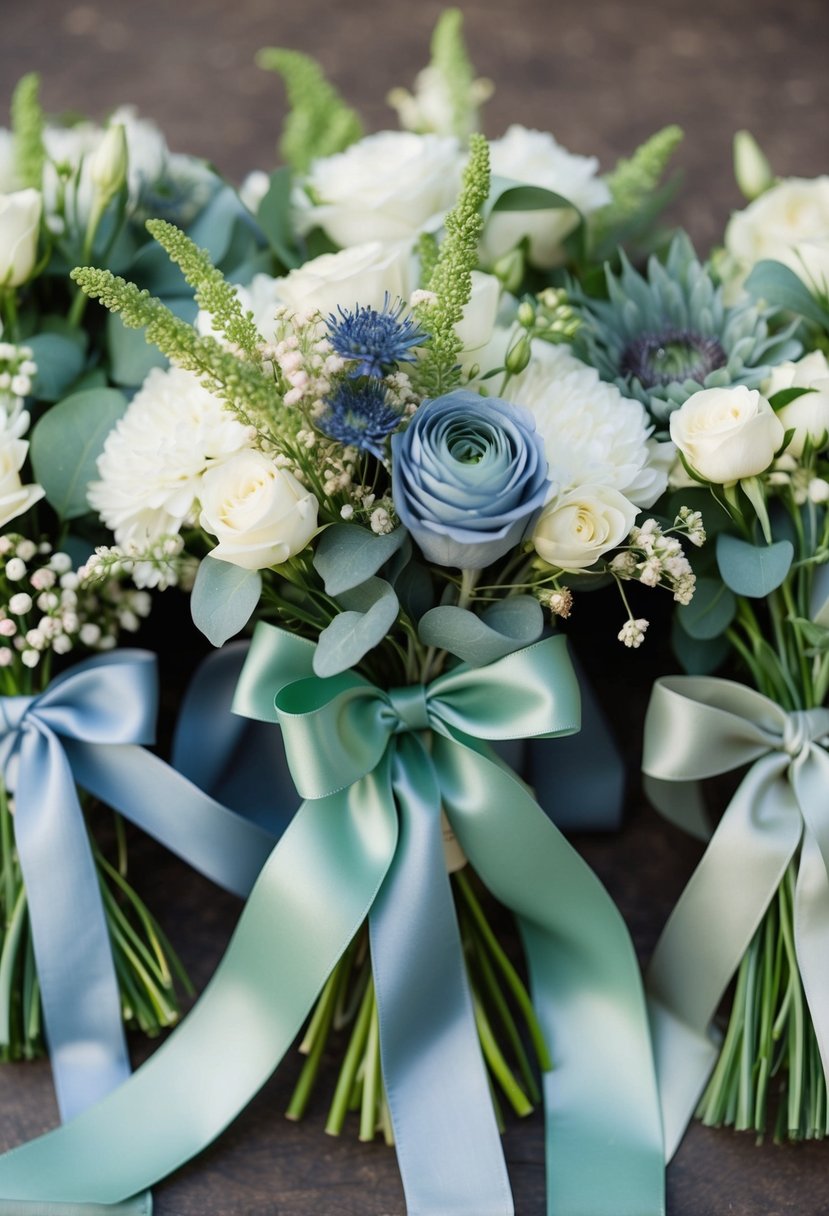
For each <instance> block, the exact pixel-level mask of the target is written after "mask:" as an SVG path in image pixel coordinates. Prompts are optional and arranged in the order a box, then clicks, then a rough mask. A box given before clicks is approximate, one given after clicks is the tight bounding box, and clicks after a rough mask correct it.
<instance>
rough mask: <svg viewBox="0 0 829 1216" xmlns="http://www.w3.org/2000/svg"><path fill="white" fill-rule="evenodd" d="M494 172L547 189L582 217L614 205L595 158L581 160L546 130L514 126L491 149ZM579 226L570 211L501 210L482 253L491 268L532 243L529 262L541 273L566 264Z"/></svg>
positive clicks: (490, 225) (492, 221) (488, 227)
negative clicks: (569, 240)
mask: <svg viewBox="0 0 829 1216" xmlns="http://www.w3.org/2000/svg"><path fill="white" fill-rule="evenodd" d="M490 157H491V163H492V172H493V174H496V175H497V176H499V177H507V178H510V179H511V180H512V181H515V182H521V183H522V184H524V185H530V186H543V187H544V188H545V189H547V190H553V191H555V193H556V194H560V195H561V196H562V198H566V199H567V200H568V202H571V203H572V204H573V207H578V209H579V210H580V211H581V212H582V214H583V215H589V214H590V212H591V211H595V210H596V209H597V208H598V207H603V206H604V205H605V204H606V203H609V202H610V191H609V189H608V187H607V185H606V183H605V182H604V181H602V180H601V178H599V177H597V176H596V174H597V173H598V169H599V162H598V161H597V160H596V158H595V157H594V156H578V155H576V154H575V153H573V152H568V151H567V149H566V148H562V146H561V145H560V144H558V143H556V141H555V139H554V138H553V136H552V135H550V134H549V132H547V131H532V130H529V129H528V128H527V127H521V126H511V127H510V128H509V130H508V131H507V132H506V134H505V135H503V136H502V137H501V138H500V139H496V140H494V141H493V142H492V143H491V144H490ZM578 222H579V217H578V215H577V213H576V212H575V211H574V210H572V209H571V208H568V207H563V208H558V209H555V210H549V211H496V212H494V213H493V214H492V215H491V216H490V217H489V219H488V220H487V224H486V228H485V229H484V235H483V241H482V246H481V250H482V254H483V258H484V260H485V262H486V263H487V264H488V265H490V266H491V265H494V264H495V262H497V261H498V259H499V258H501V257H503V256H504V254H505V253H509V251H510V250H511V249H514V248H515V246H516V245H517V244H518V243H519V242H520V241H522V240H523V239H524V238H525V237H527V238H529V261H530V264H531V265H533V266H537V267H539V269H541V270H549V269H550V268H551V267H553V266H560V265H561V264H562V262H563V261H564V250H563V248H562V242H563V241H564V239H565V237H567V236H569V234H570V233H571V232H572V231H573V229H574V228H575V227H576V226H577V224H578Z"/></svg>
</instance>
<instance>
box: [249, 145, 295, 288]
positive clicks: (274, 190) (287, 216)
mask: <svg viewBox="0 0 829 1216" xmlns="http://www.w3.org/2000/svg"><path fill="white" fill-rule="evenodd" d="M256 219H257V222H258V223H259V226H260V227H261V229H262V231H263V232H264V234H265V236H266V237H267V239H268V243H269V244H270V247H271V249H273V251H274V253H275V254H276V256H277V257H278V258H279V260H280V262H281V263H282V265H283V266H284V267H285V268H286V269H287V270H292V269H293V268H294V267H295V266H299V264H300V262H301V260H302V259H301V258H300V255H299V253H298V252H297V249H296V246H295V244H294V230H293V223H292V214H291V170H290V168H289V167H288V166H287V165H283V166H282V168H281V169H277V170H276V172H275V173H272V174H271V177H270V185H269V186H268V190H267V193H266V194H265V197H264V198H263V199H262V201H261V203H260V204H259V209H258V210H257V212H256Z"/></svg>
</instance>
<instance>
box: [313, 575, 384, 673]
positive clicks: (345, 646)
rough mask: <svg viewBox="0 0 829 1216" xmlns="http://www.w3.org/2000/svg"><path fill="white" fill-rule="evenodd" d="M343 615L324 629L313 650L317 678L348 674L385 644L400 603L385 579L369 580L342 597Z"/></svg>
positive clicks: (336, 617)
mask: <svg viewBox="0 0 829 1216" xmlns="http://www.w3.org/2000/svg"><path fill="white" fill-rule="evenodd" d="M339 599H340V603H341V604H342V605H343V607H344V608H345V611H344V612H341V613H339V615H338V616H335V617H334V620H333V621H332V622H331V624H330V625H328V626H327V627H326V628H325V629H323V631H322V633H321V634H320V636H319V644H318V646H317V649H316V650H315V651H314V660H313V662H314V671H315V673H316V674H317V675H318V676H321V677H326V676H335V675H338V674H339V673H340V672H341V671H348V669H349V668H350V667H354V666H356V664H357V663H359V662H360V660H361V659H362V658H363V656H364V655H366V654H368V652H369V651H370V650H373V649H374V647H375V646H379V644H380V643H381V642H382V641H383V638H384V637H385V636H386V634H387V633H388V632H389V630H390V629H391V627H392V625H393V624H394V622H395V620H396V619H397V612H398V609H399V606H400V605H399V603H398V600H397V596H396V595H395V593H394V591H393V589H392V587H391V586H390V585H389V583H387V582H386V581H385V580H384V579H382V578H370V579H367V580H366V581H365V582H364V583H362V584H361V585H360V586H359V587H355V588H353V589H352V590H349V591H346V592H345V593H344V594H342V595H341V596H340V597H339Z"/></svg>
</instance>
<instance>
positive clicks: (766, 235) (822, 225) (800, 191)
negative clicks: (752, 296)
mask: <svg viewBox="0 0 829 1216" xmlns="http://www.w3.org/2000/svg"><path fill="white" fill-rule="evenodd" d="M826 239H829V177H816V178H811V179H810V178H801V177H789V178H786V179H785V180H783V181H782V182H779V183H778V184H777V185H776V186H772V188H771V189H770V190H767V191H766V192H765V194H761V195H760V197H759V198H757V199H755V200H754V202H753V203H750V204H749V205H748V207H746V208H744V209H743V210H742V211H737V212H735V213H734V215H732V217H731V219H730V220H729V222H728V227H727V228H726V230H725V248H726V250H727V251H728V253H729V255H730V257H731V259H732V262H733V265H734V272H735V279H734V281H733V282H732V283H730V284H729V291H728V295H729V297H730V298H732V299H733V298H734V296H735V294H736V291H737V290H738V288H739V286H740V285H741V284H742V282H743V281H744V280H745V278H746V276H747V275H748V273H749V271H750V270H751V268H752V266H754V265H755V264H756V263H757V262H760V261H763V260H764V259H770V260H771V261H773V262H785V263H786V264H787V265H788V266H791V267H792V269H793V270H795V271H796V272H798V273H800V272H799V271H798V266H797V264H796V263H797V259H795V258H793V256H792V250H793V249H794V247H795V246H797V245H800V244H801V243H802V242H804V241H818V242H819V241H823V240H826Z"/></svg>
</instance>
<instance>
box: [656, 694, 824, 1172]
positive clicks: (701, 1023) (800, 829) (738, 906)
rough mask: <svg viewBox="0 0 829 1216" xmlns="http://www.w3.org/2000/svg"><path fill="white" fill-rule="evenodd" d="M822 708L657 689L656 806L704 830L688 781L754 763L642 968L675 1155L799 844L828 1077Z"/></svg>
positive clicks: (809, 976) (807, 945) (801, 891)
mask: <svg viewBox="0 0 829 1216" xmlns="http://www.w3.org/2000/svg"><path fill="white" fill-rule="evenodd" d="M827 735H829V709H810V710H802V711H797V712H794V713H787V712H786V711H784V710H782V709H781V708H780V707H779V706H778V705H775V703H774V702H773V701H770V700H769V699H768V698H767V697H764V696H763V695H762V694H761V693H759V692H756V691H754V690H753V689H751V688H746V687H745V686H744V685H742V684H736V683H733V682H732V681H730V680H720V679H715V678H713V677H704V676H673V677H669V678H665V679H662V680H659V681H658V682H657V684H656V685H655V687H654V690H653V694H652V697H651V702H650V705H649V707H648V714H647V718H646V720H645V742H644V757H643V761H642V768H643V770H644V772H645V773H646V774H647V790H648V793H649V795H650V797H651V800H652V801H653V803H654V805H655V806H656V807H657V809H658V810H660V811H662V812H663V813H664V814H665V815H666V816H667V817H668V818H669V819H671V820H673V821H674V822H677V823H680V824H682V825H684V826H686V827H687V828H688V830H689V831H692V832H693V833H694V834H695V835H703V834H705V833H704V828H703V826H702V825H703V819H702V816H701V798H700V794H699V790H698V787H697V785H696V783H697V782H698V781H699V780H701V779H703V778H705V777H713V776H716V775H718V774H721V773H727V772H731V771H732V770H733V769H737V768H740V767H742V766H744V765H746V764H751V766H752V767H751V768H750V769H749V771H748V773H747V774H746V776H745V778H744V779H743V781H742V783H741V784H740V786H739V788H738V790H737V792H736V794H735V795H734V797H733V799H732V800H731V802H730V803H729V806H728V808H727V809H726V811H725V814H724V815H723V817H722V819H721V821H720V823H719V826H718V827H717V829H716V831H715V832H714V833H713V835H712V836H711V840H710V843H709V845H708V848H707V850H706V852H705V855H704V857H703V858H702V861H701V862H700V864H699V866H698V867H697V869H696V871H695V872H694V874H693V876H692V878H691V880H690V882H689V883H688V885H687V887H686V888H685V890H684V891H683V893H682V896H681V898H680V899H679V901H678V903H677V905H676V907H675V908H674V910H673V912H672V913H671V916H670V918H669V920H668V923H667V925H666V926H665V929H664V930H663V932H662V936H661V937H660V939H659V941H658V943H657V946H656V950H655V952H654V955H653V958H652V960H651V963H650V966H649V968H648V971H647V975H646V989H647V992H648V1000H649V1006H650V1017H651V1030H652V1033H653V1040H654V1054H655V1057H656V1068H657V1076H658V1078H659V1090H660V1097H661V1101H662V1112H663V1123H664V1127H665V1145H666V1151H667V1154H668V1159H670V1157H671V1156H672V1155H673V1153H674V1151H675V1150H676V1148H677V1146H678V1144H679V1141H680V1140H681V1138H682V1135H683V1132H684V1131H685V1128H686V1126H687V1124H688V1122H689V1120H690V1118H691V1116H692V1115H693V1112H694V1109H695V1108H696V1104H697V1101H698V1099H699V1096H700V1094H701V1093H702V1090H703V1088H704V1086H705V1083H706V1081H707V1079H708V1076H709V1074H710V1072H711V1069H712V1068H713V1066H714V1063H715V1061H716V1057H717V1052H718V1043H717V1037H716V1035H715V1033H714V1031H713V1030H712V1029H711V1020H712V1018H713V1017H714V1014H715V1013H716V1010H717V1006H718V1005H719V1003H720V1000H721V999H722V996H723V993H724V992H725V989H726V988H727V986H728V984H729V982H730V981H731V978H732V976H733V975H734V973H735V971H736V970H737V968H738V966H739V964H740V961H741V959H742V957H743V955H744V954H745V952H746V950H747V949H748V946H749V944H750V942H751V939H752V938H753V936H754V934H755V932H756V930H757V928H758V926H759V924H760V922H761V920H762V919H763V916H764V914H765V911H766V909H767V908H768V906H769V904H770V902H771V900H772V899H773V898H774V895H775V893H776V891H777V888H778V887H779V885H780V882H781V880H782V878H783V875H784V874H785V871H786V868H787V867H788V865H789V863H790V862H791V861H792V859H793V858H794V857H795V855H796V854H797V852H798V850H799V851H800V860H799V865H798V875H797V883H796V893H795V904H794V931H795V932H794V935H795V947H796V951H797V960H798V965H799V968H800V974H801V978H802V980H803V987H804V990H805V993H806V999H807V1001H808V1004H809V1009H810V1011H811V1014H812V1021H813V1023H814V1027H815V1033H816V1035H817V1039H818V1044H819V1046H820V1053H821V1059H822V1061H823V1067H824V1070H825V1071H826V1073H827V1075H829V967H827V951H829V814H827V791H829V754H827V752H826V750H825V748H824V747H823V746H821V744H820V740H822V739H823V738H824V736H827Z"/></svg>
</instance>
